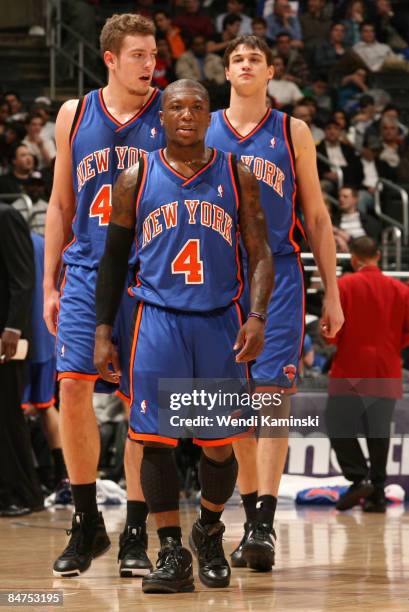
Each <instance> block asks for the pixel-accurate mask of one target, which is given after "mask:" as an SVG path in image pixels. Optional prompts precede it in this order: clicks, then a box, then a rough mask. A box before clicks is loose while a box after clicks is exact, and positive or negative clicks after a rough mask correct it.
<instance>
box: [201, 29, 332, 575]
mask: <svg viewBox="0 0 409 612" xmlns="http://www.w3.org/2000/svg"><path fill="white" fill-rule="evenodd" d="M224 62H225V69H226V77H227V79H228V80H229V81H230V84H231V97H230V106H229V108H227V109H226V110H221V111H217V112H215V113H213V115H212V122H211V126H210V128H209V130H208V134H207V140H206V143H207V144H208V145H209V146H215V147H217V148H219V149H221V150H223V151H228V152H233V153H234V154H235V155H237V157H238V159H241V160H242V161H243V162H244V163H245V164H247V165H248V167H249V168H250V169H251V170H252V172H253V174H254V175H255V176H256V178H257V180H258V182H259V185H260V199H261V205H262V208H263V211H264V215H265V217H266V221H267V228H268V239H269V244H270V248H271V250H272V252H273V254H274V262H275V288H274V294H273V297H272V299H271V301H270V304H269V307H268V316H267V324H266V336H265V347H264V350H263V352H262V353H261V355H259V356H258V357H257V359H256V361H255V363H254V365H253V366H252V368H251V376H252V378H253V379H254V380H255V383H256V387H258V390H263V391H264V392H271V393H274V392H279V393H281V394H282V404H281V406H280V408H279V410H280V414H279V415H277V416H283V417H285V416H287V415H288V412H289V408H290V395H291V394H293V393H295V391H296V374H297V370H298V361H299V358H300V354H301V350H302V344H303V326H304V288H303V274H302V267H301V262H300V247H299V246H298V244H297V242H296V240H295V230H296V228H297V227H298V228H301V223H300V218H299V215H300V212H302V214H303V217H304V226H305V230H306V234H307V238H308V241H309V243H310V246H311V249H312V251H313V253H314V256H315V260H316V262H317V265H318V267H319V270H320V273H321V278H322V280H323V283H324V287H325V300H324V309H323V314H322V321H321V325H322V328H323V331H324V334H326V335H328V336H329V337H332V336H335V334H336V333H337V331H338V330H339V329H340V327H341V326H342V323H343V315H342V309H341V306H340V301H339V295H338V289H337V283H336V276H335V245H334V240H333V237H332V228H331V221H330V217H329V215H328V212H327V209H326V207H325V205H324V202H323V199H322V195H321V190H320V185H319V181H318V176H317V169H316V155H315V146H314V142H313V139H312V137H311V134H310V131H309V129H308V127H307V125H306V124H305V123H304V122H303V121H300V120H297V119H291V118H290V117H289V116H288V115H285V114H284V113H281V112H279V111H277V110H271V109H270V108H267V106H266V103H265V101H266V89H267V83H268V81H269V80H270V79H271V78H272V77H273V71H274V69H273V66H272V53H271V50H270V49H269V47H268V46H267V45H266V44H265V42H264V41H262V40H261V39H260V38H257V37H255V36H241V37H239V38H236V39H235V40H234V41H232V42H231V43H230V45H229V46H228V47H227V49H226V51H225V56H224ZM298 204H300V205H301V209H300V210H299V209H298ZM287 449H288V436H287V432H285V431H282V432H280V433H279V434H277V436H276V437H271V436H269V434H265V433H263V432H261V435H260V436H259V440H258V444H257V443H256V441H255V439H254V438H253V439H247V440H243V441H240V442H237V443H235V444H234V452H235V454H236V457H237V460H238V463H239V476H238V483H239V488H240V493H241V495H242V499H243V504H244V509H245V512H246V523H245V525H244V536H243V539H242V541H241V543H240V545H239V546H238V548H237V549H236V550H235V551H234V552H233V554H232V564H233V566H235V567H245V566H246V565H247V564H249V566H250V567H251V568H253V569H259V570H268V569H271V567H272V565H273V564H274V540H275V533H274V530H273V521H274V513H275V508H276V504H277V494H278V487H279V483H280V478H281V474H282V472H283V469H284V465H285V460H286V456H287ZM255 465H257V466H258V469H257V470H255Z"/></svg>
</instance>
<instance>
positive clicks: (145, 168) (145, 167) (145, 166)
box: [128, 153, 148, 297]
mask: <svg viewBox="0 0 409 612" xmlns="http://www.w3.org/2000/svg"><path fill="white" fill-rule="evenodd" d="M142 157H143V174H142V178H141V181H140V184H139V189H138V193H137V196H136V201H135V210H136V218H137V217H138V208H139V204H140V201H141V198H142V193H143V190H144V188H145V183H146V177H147V174H148V158H147V156H146V155H145V154H144V153H142ZM135 249H136V252H138V233H137V232H136V231H135ZM135 281H136V285H137V287H139V286H140V285H141V282H140V281H139V279H138V273H136V275H135ZM128 293H129V295H130V296H131V297H133V293H132V287H129V288H128Z"/></svg>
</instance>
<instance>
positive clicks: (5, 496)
mask: <svg viewBox="0 0 409 612" xmlns="http://www.w3.org/2000/svg"><path fill="white" fill-rule="evenodd" d="M23 384H24V363H23V362H21V361H11V362H9V363H5V364H3V365H0V506H8V505H10V504H18V505H21V506H24V507H30V508H32V507H35V506H39V505H40V504H42V502H43V496H42V493H41V488H40V484H39V481H38V478H37V474H36V471H35V468H34V461H33V453H32V449H31V440H30V434H29V430H28V426H27V423H26V421H25V417H24V414H23V410H22V409H21V405H20V404H21V396H22V391H23Z"/></svg>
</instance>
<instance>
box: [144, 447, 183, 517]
mask: <svg viewBox="0 0 409 612" xmlns="http://www.w3.org/2000/svg"><path fill="white" fill-rule="evenodd" d="M141 485H142V491H143V494H144V496H145V500H146V503H147V505H148V508H149V512H168V511H171V510H178V509H179V490H180V486H179V476H178V471H177V467H176V461H175V453H174V450H173V448H161V447H154V446H145V447H144V449H143V459H142V465H141Z"/></svg>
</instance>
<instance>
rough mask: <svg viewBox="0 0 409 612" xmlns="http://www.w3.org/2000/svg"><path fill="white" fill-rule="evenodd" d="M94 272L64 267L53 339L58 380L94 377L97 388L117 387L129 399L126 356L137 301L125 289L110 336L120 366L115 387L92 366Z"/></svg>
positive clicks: (113, 389) (109, 390)
mask: <svg viewBox="0 0 409 612" xmlns="http://www.w3.org/2000/svg"><path fill="white" fill-rule="evenodd" d="M97 274H98V271H97V270H95V269H92V268H85V267H83V266H67V268H66V270H65V275H64V279H63V282H62V285H61V290H60V306H59V313H58V327H57V341H56V352H57V371H58V380H61V379H63V378H77V379H82V380H91V381H96V386H95V391H96V392H101V393H112V392H114V391H117V394H118V395H119V396H121V397H123V399H127V400H129V356H130V346H131V336H132V326H133V313H134V309H135V305H136V301H135V298H132V297H131V296H130V295H129V294H128V292H127V291H124V295H123V298H122V302H121V305H120V308H119V311H118V315H117V318H116V321H115V325H114V328H113V338H112V339H113V342H114V344H116V345H117V348H118V353H119V360H120V364H121V370H122V376H121V381H120V385H119V389H118V387H117V386H116V385H112V384H110V383H108V382H105V381H103V380H101V379H98V373H97V370H96V368H95V366H94V344H95V325H96V319H95V287H96V281H97ZM129 276H131V274H130V275H129Z"/></svg>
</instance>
